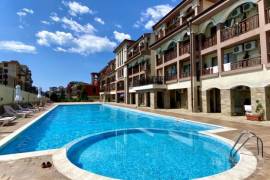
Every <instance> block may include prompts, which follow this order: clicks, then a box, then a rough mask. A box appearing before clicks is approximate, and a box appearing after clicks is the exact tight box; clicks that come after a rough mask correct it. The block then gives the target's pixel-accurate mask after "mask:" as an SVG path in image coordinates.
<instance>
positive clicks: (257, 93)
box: [250, 87, 267, 119]
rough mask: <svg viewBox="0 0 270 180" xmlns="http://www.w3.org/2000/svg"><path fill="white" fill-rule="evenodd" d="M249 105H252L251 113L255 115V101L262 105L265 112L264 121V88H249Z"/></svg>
mask: <svg viewBox="0 0 270 180" xmlns="http://www.w3.org/2000/svg"><path fill="white" fill-rule="evenodd" d="M250 91H251V105H252V111H253V113H255V111H256V107H257V103H256V101H257V100H258V101H259V102H260V103H261V104H262V105H263V109H264V112H265V114H264V115H265V117H264V118H265V119H266V118H267V117H266V114H267V113H266V103H267V102H266V91H265V88H264V87H256V88H251V89H250Z"/></svg>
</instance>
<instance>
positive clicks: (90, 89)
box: [66, 73, 99, 98]
mask: <svg viewBox="0 0 270 180" xmlns="http://www.w3.org/2000/svg"><path fill="white" fill-rule="evenodd" d="M91 79H92V83H91V84H88V83H85V82H78V81H72V82H70V83H69V84H68V85H67V88H66V92H67V97H68V98H79V97H80V95H81V92H82V90H85V91H86V93H87V96H88V97H91V96H99V73H91Z"/></svg>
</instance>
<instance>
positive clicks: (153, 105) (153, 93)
mask: <svg viewBox="0 0 270 180" xmlns="http://www.w3.org/2000/svg"><path fill="white" fill-rule="evenodd" d="M150 107H151V108H152V109H157V92H156V91H151V92H150Z"/></svg>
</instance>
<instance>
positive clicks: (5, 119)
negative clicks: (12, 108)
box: [0, 116, 16, 126]
mask: <svg viewBox="0 0 270 180" xmlns="http://www.w3.org/2000/svg"><path fill="white" fill-rule="evenodd" d="M14 120H16V117H15V116H12V117H1V116H0V122H1V123H2V124H1V126H4V125H6V124H9V123H11V122H13V121H14Z"/></svg>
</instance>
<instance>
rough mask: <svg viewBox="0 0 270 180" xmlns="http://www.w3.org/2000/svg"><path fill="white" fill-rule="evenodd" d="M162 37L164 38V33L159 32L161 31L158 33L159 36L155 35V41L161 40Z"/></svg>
mask: <svg viewBox="0 0 270 180" xmlns="http://www.w3.org/2000/svg"><path fill="white" fill-rule="evenodd" d="M163 37H164V31H163V30H161V31H160V32H159V35H156V41H159V40H160V39H162V38H163Z"/></svg>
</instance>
